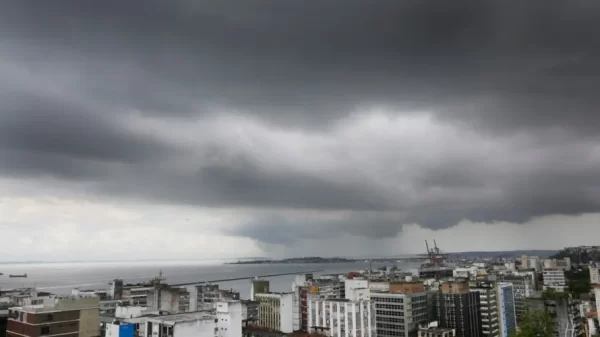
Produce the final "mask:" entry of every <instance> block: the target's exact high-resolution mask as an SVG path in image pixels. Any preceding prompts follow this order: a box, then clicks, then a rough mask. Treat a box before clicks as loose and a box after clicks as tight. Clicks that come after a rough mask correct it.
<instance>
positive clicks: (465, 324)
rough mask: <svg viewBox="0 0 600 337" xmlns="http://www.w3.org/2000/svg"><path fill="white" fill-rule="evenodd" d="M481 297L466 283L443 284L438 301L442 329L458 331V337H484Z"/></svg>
mask: <svg viewBox="0 0 600 337" xmlns="http://www.w3.org/2000/svg"><path fill="white" fill-rule="evenodd" d="M479 296H480V295H479V292H471V290H470V289H469V283H468V282H466V281H457V282H446V283H444V284H442V286H441V287H440V292H439V293H438V297H437V300H436V312H437V318H438V322H439V325H440V327H442V328H452V329H456V336H457V337H482V336H483V334H482V330H483V329H482V322H481V309H480V304H479V303H480V299H479Z"/></svg>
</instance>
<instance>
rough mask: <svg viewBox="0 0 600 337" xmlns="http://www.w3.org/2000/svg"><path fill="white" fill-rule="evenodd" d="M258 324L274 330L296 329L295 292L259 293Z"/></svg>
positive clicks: (256, 298) (288, 331) (286, 331)
mask: <svg viewBox="0 0 600 337" xmlns="http://www.w3.org/2000/svg"><path fill="white" fill-rule="evenodd" d="M254 300H255V301H256V302H258V325H259V326H261V327H264V328H267V329H270V330H273V331H280V332H283V333H290V332H293V330H294V293H268V294H267V293H257V294H254Z"/></svg>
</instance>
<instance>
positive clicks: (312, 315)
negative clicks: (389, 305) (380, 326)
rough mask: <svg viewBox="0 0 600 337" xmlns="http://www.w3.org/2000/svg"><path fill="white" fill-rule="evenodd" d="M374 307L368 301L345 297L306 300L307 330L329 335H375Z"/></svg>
mask: <svg viewBox="0 0 600 337" xmlns="http://www.w3.org/2000/svg"><path fill="white" fill-rule="evenodd" d="M376 323H377V322H376V319H375V308H374V305H373V303H372V302H370V301H361V302H350V301H348V300H347V299H330V300H323V301H320V300H314V301H309V302H308V325H309V330H310V331H309V332H311V333H321V334H324V335H326V336H331V337H376V336H377V331H376Z"/></svg>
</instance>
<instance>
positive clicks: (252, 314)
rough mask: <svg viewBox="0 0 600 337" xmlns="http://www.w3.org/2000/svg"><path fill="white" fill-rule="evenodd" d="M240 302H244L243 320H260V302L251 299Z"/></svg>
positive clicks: (252, 321)
mask: <svg viewBox="0 0 600 337" xmlns="http://www.w3.org/2000/svg"><path fill="white" fill-rule="evenodd" d="M240 302H242V321H246V322H250V323H254V322H258V302H256V301H250V300H241V301H240Z"/></svg>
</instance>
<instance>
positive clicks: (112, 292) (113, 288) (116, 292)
mask: <svg viewBox="0 0 600 337" xmlns="http://www.w3.org/2000/svg"><path fill="white" fill-rule="evenodd" d="M109 285H110V288H109V290H108V296H109V297H110V298H111V299H113V300H120V299H122V298H123V280H121V279H118V278H116V279H114V280H112V282H110V283H109Z"/></svg>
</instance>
